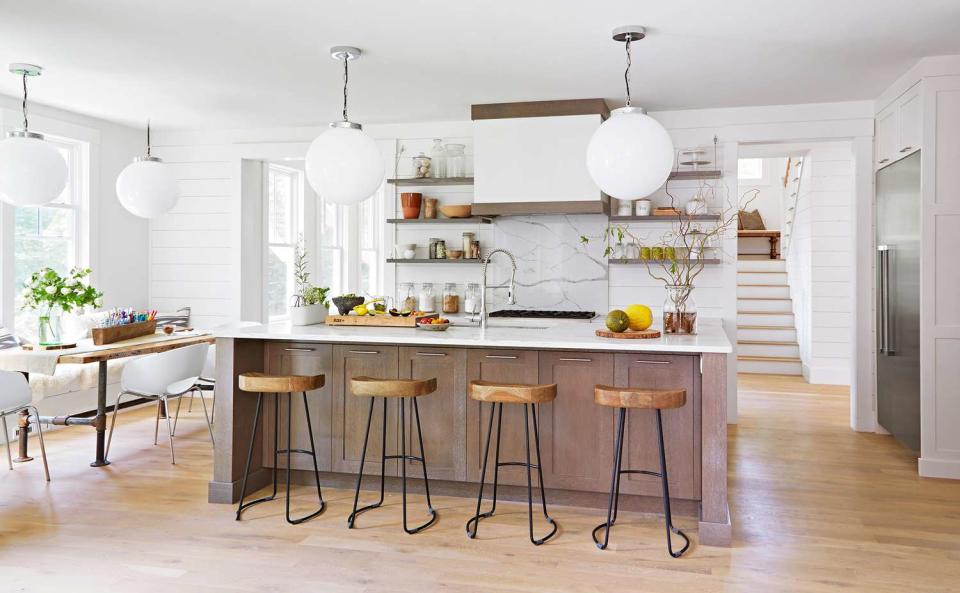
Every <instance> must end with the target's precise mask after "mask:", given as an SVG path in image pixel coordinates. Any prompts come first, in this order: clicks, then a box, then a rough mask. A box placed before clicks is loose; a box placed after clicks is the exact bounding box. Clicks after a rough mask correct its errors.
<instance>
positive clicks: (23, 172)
mask: <svg viewBox="0 0 960 593" xmlns="http://www.w3.org/2000/svg"><path fill="white" fill-rule="evenodd" d="M42 70H43V68H41V67H40V66H34V65H33V64H10V72H12V73H13V74H16V75H18V76H20V77H21V78H23V129H22V130H14V131H12V132H7V137H6V138H5V139H4V140H3V141H2V142H0V200H3V201H4V202H7V203H9V204H13V205H14V206H40V205H43V204H47V203H49V202H52V201H54V200H56V199H57V197H58V196H59V195H60V194H61V193H62V192H63V188H65V187H66V186H67V162H66V161H65V160H64V159H63V156H62V155H61V154H60V151H58V150H57V149H56V147H55V146H54V145H52V144H50V143H49V142H45V141H44V139H43V134H38V133H36V132H31V131H30V130H29V129H28V121H27V77H28V76H40V72H41V71H42Z"/></svg>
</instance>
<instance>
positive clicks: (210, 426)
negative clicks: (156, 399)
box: [190, 391, 313, 447]
mask: <svg viewBox="0 0 960 593" xmlns="http://www.w3.org/2000/svg"><path fill="white" fill-rule="evenodd" d="M199 395H200V404H201V405H202V406H203V417H204V418H205V419H206V420H207V430H209V431H210V444H211V445H213V446H214V447H216V446H217V442H216V441H215V440H214V439H213V420H211V419H210V415H209V414H207V400H205V399H204V398H203V392H202V391H201V392H200V393H199ZM291 397H292V396H291ZM190 401H191V402H192V401H193V398H190ZM303 404H304V405H306V404H307V400H306V395H304V400H303ZM307 420H308V421H309V420H310V416H307ZM310 438H313V434H311V435H310Z"/></svg>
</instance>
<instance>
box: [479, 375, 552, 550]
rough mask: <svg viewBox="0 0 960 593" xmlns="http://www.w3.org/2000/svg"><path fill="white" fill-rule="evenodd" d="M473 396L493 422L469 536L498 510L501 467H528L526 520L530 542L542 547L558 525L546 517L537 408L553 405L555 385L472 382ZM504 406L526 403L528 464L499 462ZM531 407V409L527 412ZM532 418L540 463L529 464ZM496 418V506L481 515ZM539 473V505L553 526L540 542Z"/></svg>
mask: <svg viewBox="0 0 960 593" xmlns="http://www.w3.org/2000/svg"><path fill="white" fill-rule="evenodd" d="M470 397H471V398H473V399H475V400H477V401H479V402H481V404H482V403H483V402H490V406H491V407H490V421H489V423H488V425H487V439H486V441H487V444H486V445H485V446H484V451H483V470H482V472H481V474H480V492H479V494H477V511H476V514H474V516H473V517H471V518H470V520H469V521H467V537H469V538H471V539H473V538H474V537H476V536H477V528H478V527H479V526H480V519H486V518H487V517H492V516H493V514H494V513H495V512H496V510H497V477H498V475H499V471H500V468H501V467H504V466H520V467H525V468H527V518H528V521H529V525H530V541H531V542H533V545H535V546H539V545H540V544H542V543H543V542H545V541H547V540H548V539H550V538H551V537H553V536H554V535H555V534H556V533H557V523H556V522H555V521H554V520H553V519H552V518H551V517H550V515H549V514H547V493H546V491H545V490H544V487H543V471H542V470H541V461H540V425H539V422H538V421H537V405H539V404H542V403H548V402H552V401H553V400H555V399H556V398H557V386H556V384H550V385H514V384H508V383H489V382H487V381H471V382H470ZM503 404H523V429H524V433H525V435H526V448H527V461H526V463H524V462H521V461H500V434H501V430H500V427H501V425H502V423H503ZM528 408H529V410H528ZM531 415H532V416H533V438H534V442H535V444H536V449H537V463H536V464H532V463H531V462H530V416H531ZM494 416H496V417H497V449H496V455H495V461H494V466H493V506H492V507H491V508H490V510H489V511H487V512H486V513H481V512H480V504H481V502H482V501H483V486H484V481H485V480H486V477H487V457H488V456H489V455H490V436H491V435H492V434H493V417H494ZM531 469H536V470H537V477H538V478H539V481H540V504H541V505H542V507H543V516H544V518H545V519H546V520H547V523H549V524H550V525H552V526H553V529H551V531H550V533H548V534H547V535H545V536H543V537H541V538H540V539H537V538H535V537H534V535H533V485H532V479H531V477H530V470H531Z"/></svg>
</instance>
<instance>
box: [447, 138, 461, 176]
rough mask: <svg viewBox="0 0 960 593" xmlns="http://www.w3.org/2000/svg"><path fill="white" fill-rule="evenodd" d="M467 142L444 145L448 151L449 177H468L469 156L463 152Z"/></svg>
mask: <svg viewBox="0 0 960 593" xmlns="http://www.w3.org/2000/svg"><path fill="white" fill-rule="evenodd" d="M464 148H466V145H465V144H447V145H446V146H444V150H445V151H446V153H447V154H446V158H447V162H446V168H447V171H446V173H447V177H466V175H467V157H466V155H464V153H463V149H464Z"/></svg>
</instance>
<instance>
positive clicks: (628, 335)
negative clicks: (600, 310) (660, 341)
mask: <svg viewBox="0 0 960 593" xmlns="http://www.w3.org/2000/svg"><path fill="white" fill-rule="evenodd" d="M597 335H598V336H600V337H601V338H614V339H616V340H650V339H653V338H659V337H660V330H656V329H643V330H639V331H634V330H632V329H628V330H627V331H625V332H620V333H617V332H612V331H610V330H608V329H598V330H597Z"/></svg>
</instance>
